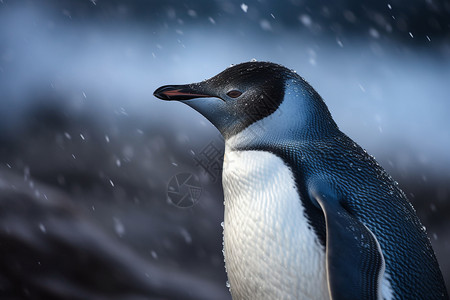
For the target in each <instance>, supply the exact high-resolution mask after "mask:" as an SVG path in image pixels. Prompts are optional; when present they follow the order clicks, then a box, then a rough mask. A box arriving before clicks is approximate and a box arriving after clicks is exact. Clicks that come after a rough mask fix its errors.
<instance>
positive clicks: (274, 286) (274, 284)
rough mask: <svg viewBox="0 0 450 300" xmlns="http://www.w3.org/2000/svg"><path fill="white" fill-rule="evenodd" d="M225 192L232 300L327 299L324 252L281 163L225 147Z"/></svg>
mask: <svg viewBox="0 0 450 300" xmlns="http://www.w3.org/2000/svg"><path fill="white" fill-rule="evenodd" d="M223 189H224V195H225V220H224V255H225V265H226V269H227V274H228V281H229V284H230V290H231V294H232V296H233V300H238V299H245V300H250V299H329V293H328V288H327V281H326V270H325V250H324V247H323V246H321V245H320V243H319V240H318V238H317V236H316V234H315V232H314V231H313V229H312V228H311V226H310V225H309V224H308V221H307V219H306V216H305V211H304V208H303V206H302V202H301V199H300V196H299V193H298V192H297V188H296V186H295V180H294V177H293V174H292V172H291V170H290V169H289V167H288V166H287V165H286V164H285V163H284V162H283V161H282V159H280V158H279V157H278V156H276V155H274V154H272V153H269V152H265V151H230V150H229V149H228V148H227V149H226V152H225V162H224V170H223Z"/></svg>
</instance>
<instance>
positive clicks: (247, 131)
mask: <svg viewBox="0 0 450 300" xmlns="http://www.w3.org/2000/svg"><path fill="white" fill-rule="evenodd" d="M155 95H156V96H157V97H159V98H161V99H164V100H181V101H183V102H185V103H186V104H188V105H189V106H191V107H192V108H194V109H196V110H197V111H198V112H200V113H201V114H203V115H204V116H205V117H206V118H207V119H208V120H210V121H211V123H213V124H214V125H215V126H216V127H217V128H218V130H219V131H220V132H221V133H222V135H223V136H224V138H225V140H226V155H228V156H230V157H234V158H235V160H236V163H234V164H229V165H227V166H224V181H223V182H224V193H225V230H224V241H225V259H226V267H227V271H228V276H229V279H230V284H231V292H232V296H233V299H250V298H251V299H270V298H273V297H276V298H284V299H298V298H300V297H309V298H316V299H319V298H323V299H326V298H331V299H448V294H447V291H446V288H445V284H444V281H443V278H442V274H441V271H440V269H439V266H438V262H437V260H436V257H435V255H434V252H433V249H432V247H431V243H430V241H429V239H428V237H427V235H426V232H425V229H424V227H423V226H422V225H421V223H420V221H419V219H418V217H417V215H416V213H415V210H414V208H413V207H412V206H411V204H410V203H409V201H408V200H407V198H406V196H405V194H404V193H403V192H402V191H401V190H400V188H399V187H398V185H397V183H396V182H395V181H394V180H393V179H392V178H391V177H390V176H389V175H388V174H387V173H386V172H385V171H384V169H383V168H382V167H381V166H380V165H379V164H378V163H377V162H376V161H375V159H374V158H373V157H372V156H370V155H369V154H367V153H366V152H365V151H364V150H363V149H362V148H361V147H360V146H359V145H357V144H356V143H355V142H353V141H352V140H351V139H350V138H349V137H347V136H346V135H345V134H344V133H342V132H341V131H340V130H339V129H338V127H337V125H336V124H335V122H334V121H333V119H332V117H331V114H330V113H329V111H328V108H327V106H326V105H325V103H324V101H323V100H322V98H321V97H320V96H319V94H317V92H316V91H315V90H314V89H313V88H312V87H311V86H310V85H309V84H308V83H307V82H306V81H304V80H303V79H302V78H301V77H300V76H298V75H297V74H296V73H295V72H293V71H291V70H289V69H287V68H285V67H283V66H280V65H277V64H273V63H267V62H248V63H243V64H239V65H236V66H232V67H230V68H228V69H226V70H225V71H223V72H222V73H220V74H218V75H216V76H215V77H213V78H211V79H208V80H205V81H203V82H200V83H196V84H189V85H179V86H164V87H161V88H159V89H158V90H156V91H155ZM194 98H199V99H194ZM211 98H213V99H211ZM214 98H215V99H214ZM271 170H272V171H271ZM272 173H273V174H272ZM240 181H243V182H245V183H246V184H240ZM297 202H298V203H297ZM255 210H257V212H256V213H254V211H255ZM293 210H298V212H297V213H293ZM303 219H304V220H303ZM286 220H288V221H286ZM280 224H281V225H280ZM227 229H228V230H227ZM295 229H298V231H299V232H296V231H295ZM243 232H245V234H242V233H243ZM287 232H288V233H289V234H288V235H287V234H286V233H287ZM305 237H308V238H305ZM280 244H281V245H280ZM305 244H307V245H305ZM261 249H262V250H261ZM296 249H302V250H301V251H296ZM305 249H306V250H305ZM246 253H252V255H246ZM299 253H301V254H302V255H304V256H306V257H298V254H299ZM280 255H281V256H283V255H284V256H286V257H287V258H286V257H284V258H282V259H280V257H278V256H280ZM249 256H252V257H249ZM255 258H256V259H255ZM308 260H309V261H310V263H305V262H304V261H308ZM242 266H244V267H242ZM296 268H297V269H298V272H296V271H295V270H296ZM272 271H273V272H272ZM322 273H323V276H322V275H320V276H315V277H314V276H309V275H308V274H322ZM283 279H286V281H288V280H289V282H291V281H297V282H300V283H301V284H289V285H286V284H283V283H282V281H283ZM308 281H323V282H321V283H317V282H312V283H311V284H309V283H307V284H303V283H304V282H308ZM280 282H281V283H280ZM317 289H323V290H324V291H323V292H315V291H316V290H317Z"/></svg>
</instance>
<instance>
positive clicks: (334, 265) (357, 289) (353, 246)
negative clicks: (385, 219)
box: [310, 183, 384, 300]
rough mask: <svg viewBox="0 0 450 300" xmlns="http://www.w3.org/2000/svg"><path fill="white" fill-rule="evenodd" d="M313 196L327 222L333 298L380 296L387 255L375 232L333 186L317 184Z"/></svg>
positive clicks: (328, 264)
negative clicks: (349, 207)
mask: <svg viewBox="0 0 450 300" xmlns="http://www.w3.org/2000/svg"><path fill="white" fill-rule="evenodd" d="M310 196H311V197H312V200H313V201H317V203H318V204H319V205H320V207H321V208H322V210H323V213H324V216H325V221H326V236H327V237H326V264H327V278H328V287H329V291H330V296H331V299H333V300H338V299H347V300H348V299H377V298H378V285H379V280H380V273H381V272H383V271H384V258H383V254H382V253H381V249H380V246H379V244H378V241H377V239H376V237H375V235H374V234H373V233H372V232H371V231H370V230H369V229H368V228H367V227H366V226H365V225H364V224H363V223H362V222H360V221H359V220H358V219H357V218H356V217H355V216H353V215H352V214H351V213H350V212H349V211H348V210H347V209H346V208H345V206H343V204H344V203H345V199H342V197H340V196H339V195H338V193H336V192H335V191H334V190H333V189H332V188H331V187H330V185H327V184H323V183H320V184H314V185H313V186H312V188H311V189H310Z"/></svg>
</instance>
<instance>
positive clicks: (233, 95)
mask: <svg viewBox="0 0 450 300" xmlns="http://www.w3.org/2000/svg"><path fill="white" fill-rule="evenodd" d="M227 95H228V96H229V97H231V98H237V97H239V96H240V95H242V92H240V91H238V90H232V91H229V92H228V93H227Z"/></svg>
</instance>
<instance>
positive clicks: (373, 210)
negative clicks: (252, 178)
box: [255, 133, 448, 299]
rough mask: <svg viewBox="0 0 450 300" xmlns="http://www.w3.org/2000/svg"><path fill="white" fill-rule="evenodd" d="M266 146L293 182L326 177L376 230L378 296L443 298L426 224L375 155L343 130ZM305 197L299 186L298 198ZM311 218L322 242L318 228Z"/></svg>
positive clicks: (356, 213)
mask: <svg viewBox="0 0 450 300" xmlns="http://www.w3.org/2000/svg"><path fill="white" fill-rule="evenodd" d="M255 148H258V147H255ZM264 148H268V147H267V146H264ZM269 148H270V149H271V151H272V152H273V153H275V154H277V155H278V156H280V157H284V159H285V163H286V164H287V165H288V166H290V167H291V169H292V170H293V173H294V176H295V177H296V178H297V179H299V180H298V181H297V186H305V184H306V183H307V182H308V180H309V179H310V178H312V177H315V178H317V177H320V178H326V179H327V180H329V181H330V182H331V184H332V185H333V186H334V187H335V188H336V189H337V191H338V192H339V193H340V194H341V195H343V197H344V198H345V202H344V203H343V205H345V208H346V210H347V211H349V213H350V214H352V215H353V216H354V217H355V218H357V219H358V220H359V221H361V222H362V223H363V224H364V225H365V226H367V228H368V229H369V230H370V231H371V232H372V233H373V234H374V235H375V237H376V239H377V241H378V243H379V245H380V248H381V251H382V255H383V257H384V260H385V275H384V280H383V286H381V288H382V290H383V289H384V291H382V294H383V295H390V296H389V297H388V298H390V297H392V298H393V299H418V298H420V299H448V295H447V292H446V287H445V284H444V280H443V277H442V273H441V271H440V269H439V265H438V262H437V259H436V257H435V254H434V251H433V249H432V246H431V243H430V240H429V239H428V237H427V234H426V231H425V227H423V225H422V224H421V222H420V220H419V218H418V217H417V214H416V212H415V210H414V208H413V206H412V205H411V203H410V202H409V201H408V199H407V197H406V195H405V194H404V193H403V192H402V190H401V189H400V188H399V186H398V184H397V182H395V181H394V180H393V179H392V178H391V176H390V175H388V174H387V173H386V171H385V170H384V169H383V168H382V167H381V166H380V165H379V164H378V163H377V162H376V160H375V158H373V157H372V156H370V155H369V154H367V152H366V151H365V150H363V149H362V148H361V147H360V146H359V145H357V144H356V143H355V142H354V141H353V140H351V139H350V138H348V137H347V136H346V135H345V134H343V133H340V134H339V135H336V136H334V137H330V138H327V139H326V140H316V141H310V142H308V143H297V142H295V141H294V142H286V141H284V142H280V143H278V144H277V145H276V146H272V147H269ZM307 197H308V196H307V193H306V191H304V194H303V199H304V200H307ZM311 221H312V222H313V227H314V228H315V229H316V231H317V235H318V236H319V238H321V242H322V243H323V244H325V240H324V238H325V235H326V232H324V229H323V227H321V226H320V223H318V222H316V221H315V220H314V219H311ZM314 223H315V225H314ZM350 262H351V259H350V260H349V263H350Z"/></svg>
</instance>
